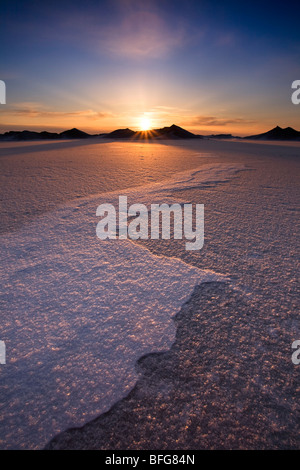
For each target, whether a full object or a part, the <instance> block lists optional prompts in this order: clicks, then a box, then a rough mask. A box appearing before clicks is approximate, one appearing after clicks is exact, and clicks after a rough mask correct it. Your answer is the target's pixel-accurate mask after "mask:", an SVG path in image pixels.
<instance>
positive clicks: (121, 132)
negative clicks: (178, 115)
mask: <svg viewBox="0 0 300 470" xmlns="http://www.w3.org/2000/svg"><path fill="white" fill-rule="evenodd" d="M94 137H98V138H106V139H113V140H114V139H129V140H159V139H204V138H205V139H249V140H296V141H297V140H299V141H300V132H299V131H296V130H295V129H293V128H292V127H286V128H284V129H283V128H281V127H279V126H277V127H274V129H271V130H270V131H268V132H264V133H263V134H257V135H250V136H247V137H234V136H232V135H231V134H213V135H208V136H203V135H198V134H193V133H192V132H189V131H187V130H185V129H183V128H182V127H179V126H176V125H175V124H172V126H169V127H163V128H161V129H152V130H149V131H133V130H131V129H128V128H126V129H116V130H115V131H112V132H109V133H106V134H88V133H87V132H83V131H81V130H79V129H76V128H73V129H69V130H67V131H63V132H60V133H57V132H47V131H42V132H35V131H27V130H24V131H8V132H5V133H4V134H0V140H1V141H23V140H65V139H87V138H94Z"/></svg>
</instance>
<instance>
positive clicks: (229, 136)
mask: <svg viewBox="0 0 300 470" xmlns="http://www.w3.org/2000/svg"><path fill="white" fill-rule="evenodd" d="M205 137H206V138H208V139H241V138H242V137H239V136H236V135H232V134H211V135H207V136H205Z"/></svg>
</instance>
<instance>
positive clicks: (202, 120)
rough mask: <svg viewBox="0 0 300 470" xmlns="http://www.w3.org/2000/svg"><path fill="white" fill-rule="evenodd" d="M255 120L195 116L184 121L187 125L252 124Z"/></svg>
mask: <svg viewBox="0 0 300 470" xmlns="http://www.w3.org/2000/svg"><path fill="white" fill-rule="evenodd" d="M255 122H256V121H254V120H251V119H244V118H241V117H236V118H220V117H217V116H195V117H194V118H192V119H189V120H188V121H186V122H185V124H186V125H189V126H198V125H199V126H212V127H213V126H227V125H232V124H242V125H244V124H254V123H255Z"/></svg>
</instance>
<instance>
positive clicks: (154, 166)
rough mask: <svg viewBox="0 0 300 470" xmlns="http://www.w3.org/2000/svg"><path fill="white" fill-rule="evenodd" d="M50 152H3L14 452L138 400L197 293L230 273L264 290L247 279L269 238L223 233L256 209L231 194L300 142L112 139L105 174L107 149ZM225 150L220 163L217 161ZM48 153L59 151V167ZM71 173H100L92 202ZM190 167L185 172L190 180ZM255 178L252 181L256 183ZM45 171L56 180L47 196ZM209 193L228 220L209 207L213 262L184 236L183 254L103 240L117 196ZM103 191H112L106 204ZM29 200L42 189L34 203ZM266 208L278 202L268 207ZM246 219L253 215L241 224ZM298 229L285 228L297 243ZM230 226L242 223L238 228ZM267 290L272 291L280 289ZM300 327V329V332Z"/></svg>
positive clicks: (7, 368)
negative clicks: (104, 207)
mask: <svg viewBox="0 0 300 470" xmlns="http://www.w3.org/2000/svg"><path fill="white" fill-rule="evenodd" d="M44 145H45V146H44V148H43V149H41V148H38V150H34V149H33V147H34V146H37V144H34V145H31V146H30V145H29V144H28V143H27V144H25V145H24V146H21V145H16V144H14V145H12V146H11V148H12V150H8V147H9V146H7V144H6V147H5V148H4V150H3V149H0V156H1V150H2V156H1V157H0V159H1V161H2V164H3V171H4V177H5V178H6V179H8V180H9V179H10V178H11V181H12V182H13V183H14V184H12V189H11V193H10V194H11V198H9V194H8V195H7V196H6V197H7V200H8V202H7V204H6V201H4V206H5V211H6V212H5V211H4V212H5V213H6V216H5V217H4V222H5V223H4V225H5V229H4V230H3V234H2V235H1V248H0V254H1V265H2V267H3V268H2V271H1V286H2V295H1V329H0V340H3V341H5V343H6V354H7V364H6V365H1V366H0V367H1V369H0V374H1V384H0V389H1V392H0V393H1V415H0V425H1V428H0V442H1V448H3V449H6V448H41V447H43V446H44V445H45V444H46V443H47V442H48V441H49V440H50V439H51V438H52V437H53V436H54V435H55V434H56V433H58V432H61V431H63V430H65V429H66V428H69V427H72V426H80V425H83V424H84V423H86V422H87V421H89V420H91V419H93V418H94V417H96V416H97V415H99V414H100V413H103V412H105V411H107V410H109V408H110V407H111V406H112V405H113V404H114V403H115V402H116V401H117V400H120V399H122V397H124V396H125V395H127V394H128V392H129V391H130V390H131V389H132V387H133V386H134V384H135V382H136V380H137V373H136V370H135V366H136V361H137V360H138V359H139V358H140V357H141V356H143V355H145V354H147V353H151V352H156V351H164V350H167V349H168V348H170V346H171V345H172V343H173V342H174V339H175V325H174V322H173V317H174V316H175V315H176V313H178V312H179V311H180V309H181V307H182V306H183V304H184V303H185V302H186V301H187V300H188V299H189V298H190V296H191V295H192V293H193V291H194V289H195V286H196V285H199V284H200V283H201V282H206V281H224V279H226V278H227V279H229V280H230V281H231V277H232V279H235V281H236V282H237V284H239V288H240V289H242V290H243V291H244V292H245V295H246V296H249V295H250V296H251V295H254V294H253V286H251V288H249V285H248V287H247V286H245V283H247V282H249V283H250V281H249V278H251V276H252V278H253V279H255V278H256V276H255V274H254V273H253V271H251V269H250V270H249V264H250V265H251V266H252V265H253V262H255V260H256V259H257V258H258V259H260V258H261V256H262V252H261V250H260V247H261V245H260V243H257V250H256V251H255V236H259V229H258V230H257V233H256V234H255V233H253V232H251V229H250V230H249V232H248V228H247V229H246V230H247V234H246V238H247V236H248V237H249V244H251V243H250V242H253V239H251V240H250V238H251V237H254V243H252V245H251V247H252V248H251V249H249V250H247V251H245V252H243V249H242V248H241V246H240V241H241V239H240V238H239V237H237V238H236V239H233V238H232V234H231V233H228V232H227V233H226V237H225V238H224V239H223V238H222V237H223V235H224V233H225V232H226V222H224V221H226V218H230V217H233V214H236V212H237V210H239V211H242V212H245V211H246V210H248V213H249V214H250V210H249V207H248V206H247V204H248V200H247V202H246V203H245V202H244V203H243V207H242V208H241V207H238V206H237V205H236V206H234V207H233V206H232V205H231V209H230V208H229V209H228V207H226V208H225V206H226V204H227V205H228V201H229V199H230V198H229V195H230V191H231V189H230V188H231V186H230V185H231V184H233V181H235V180H236V178H237V176H238V175H239V174H241V173H243V172H241V173H239V172H240V170H244V169H249V170H251V171H253V170H254V171H255V169H256V168H257V166H256V165H257V160H260V159H261V154H260V153H259V152H260V151H261V150H263V151H264V157H265V158H267V160H268V159H269V160H268V161H269V162H271V160H270V158H271V157H272V156H274V158H275V160H276V158H277V159H281V156H282V153H283V152H288V151H289V152H290V153H291V158H292V160H293V159H294V157H295V155H297V152H298V153H299V149H297V148H296V147H291V148H290V149H289V147H288V146H286V147H284V148H281V147H278V146H277V147H276V151H275V150H274V149H273V148H272V147H271V146H270V145H269V146H268V147H263V146H262V145H259V146H256V145H252V144H249V145H248V146H247V147H245V150H247V152H248V153H249V155H251V158H250V157H249V156H248V158H245V157H243V158H240V157H239V158H237V157H236V154H240V149H241V148H242V147H241V144H240V143H233V142H232V143H225V142H223V143H222V142H221V143H220V142H216V143H214V142H212V143H210V144H208V143H204V144H203V145H204V149H202V148H201V145H200V144H195V143H192V144H190V145H188V144H184V145H183V144H182V145H180V144H178V146H176V147H172V146H171V145H170V146H169V145H165V146H164V145H163V144H154V145H153V144H136V145H133V144H128V146H127V144H126V143H122V144H120V145H119V146H118V145H117V144H116V143H111V144H105V145H106V147H105V149H104V150H103V148H104V147H101V149H100V150H101V156H102V155H104V156H103V161H102V169H103V171H102V173H101V175H100V174H99V173H97V171H98V170H97V168H98V166H99V165H100V168H101V161H100V163H99V161H97V162H96V160H95V157H96V156H97V152H99V148H98V149H97V145H95V144H92V145H90V146H86V147H85V146H81V145H79V144H78V146H76V145H75V146H73V147H72V146H71V147H70V148H69V147H66V148H63V147H60V148H53V147H52V146H51V145H52V144H49V148H47V144H44ZM103 145H104V144H101V146H103ZM245 145H246V144H245ZM138 146H139V147H138ZM209 146H210V147H209ZM29 147H30V151H28V148H29ZM222 148H224V149H225V150H224V151H223V150H222V151H223V152H224V157H223V158H221V156H220V154H218V152H220V151H221V150H220V149H222ZM16 149H17V151H16ZM209 150H210V152H211V153H209ZM14 152H15V153H14ZM134 153H135V154H134ZM141 153H142V155H141ZM51 155H55V157H54V161H55V165H54V166H53V162H52V161H51ZM86 155H88V156H90V159H88V158H87V160H88V162H87V163H85V160H84V159H83V156H86ZM124 155H125V158H124ZM228 156H229V157H228ZM225 157H226V158H225ZM126 158H127V160H126ZM147 158H148V160H147ZM13 159H15V161H17V162H18V163H19V165H17V168H16V169H13V168H12V166H10V165H11V162H13V161H14V160H13ZM145 160H146V162H145ZM91 161H92V162H93V164H92V165H91ZM280 161H281V160H280ZM33 162H35V163H33ZM68 165H70V167H71V169H70V170H69V171H70V174H71V175H72V174H73V175H74V174H75V180H76V181H77V182H79V181H80V184H81V189H82V188H84V178H82V175H79V172H80V168H81V167H82V173H85V172H87V173H89V174H87V175H86V186H87V187H88V188H89V190H88V191H87V193H84V192H83V193H82V191H81V192H80V193H79V194H77V195H75V194H74V192H72V187H74V182H73V185H72V180H71V178H70V176H68ZM127 166H128V167H127ZM54 167H55V168H54ZM62 168H64V172H65V173H64V174H63V175H62V174H61V172H62ZM87 168H88V169H87ZM120 168H121V170H122V171H120ZM184 168H187V169H186V170H184V171H183V169H184ZM93 169H94V170H95V172H96V173H97V178H98V181H97V178H95V176H94V174H93ZM96 170H97V171H96ZM251 171H249V172H245V173H247V176H246V177H244V178H248V181H249V180H250V175H251V174H252V173H251ZM135 172H136V173H137V174H138V176H139V177H138V178H137V179H136V174H135ZM22 173H23V177H22ZM24 173H25V175H24ZM122 173H123V175H122ZM2 176H3V173H2ZM47 176H48V177H49V179H50V180H51V182H52V183H53V184H52V183H51V184H52V186H51V185H50V187H48V188H47V184H46V185H45V180H47ZM64 178H65V183H66V184H65V188H66V187H67V191H66V192H65V193H63V189H64V188H63V186H64V184H63V183H64ZM76 178H77V179H76ZM93 178H94V179H93ZM118 178H119V179H118ZM122 178H123V179H122ZM39 181H43V184H42V187H43V189H44V193H45V192H46V194H47V197H44V196H43V191H42V190H41V187H40V186H39V184H38V182H39ZM99 181H100V182H101V184H100V183H99ZM277 183H278V181H277ZM99 184H100V185H99ZM274 184H275V181H274ZM286 184H288V182H287V181H286ZM55 185H56V186H55ZM280 185H281V186H280V190H281V191H284V187H282V186H283V185H282V182H280ZM30 186H31V187H30ZM131 186H132V187H131ZM6 187H7V184H6ZM32 187H33V188H34V189H35V192H34V191H32ZM219 187H220V188H222V191H221V192H219V189H218V188H219ZM45 188H46V189H45ZM53 188H57V193H59V192H61V193H60V195H59V198H58V199H55V194H54V195H53V194H52V192H53ZM70 188H71V189H70ZM97 188H99V191H96V189H97ZM125 188H127V189H125ZM128 188H130V189H128ZM114 189H115V191H114ZM278 189H279V187H278ZM19 190H20V191H19ZM76 190H77V191H78V186H77V188H76ZM208 190H209V191H210V194H211V196H214V195H218V204H219V205H218V206H217V209H216V208H215V209H216V210H215V211H214V213H215V214H216V213H217V211H219V212H218V221H216V220H215V221H214V223H212V219H211V217H212V214H211V213H212V210H210V208H208V211H209V212H208V214H207V217H208V221H209V224H208V227H207V235H208V238H207V240H208V247H207V246H205V249H204V258H200V256H202V253H201V255H200V253H192V254H191V253H186V252H184V248H183V247H184V241H183V242H182V244H181V245H180V246H179V248H176V250H175V249H174V250H173V251H172V249H171V248H170V246H171V241H170V242H168V247H167V250H165V249H164V248H163V247H162V246H161V245H160V244H159V243H158V244H156V245H155V242H154V241H152V242H151V241H149V244H147V243H143V244H141V243H134V242H132V241H131V240H109V241H101V240H99V238H97V237H96V224H97V222H98V219H97V217H96V208H97V206H98V205H99V204H101V203H113V204H115V206H117V199H118V196H119V195H127V196H128V202H129V204H132V203H139V202H140V203H144V204H150V203H152V202H159V203H163V202H166V203H171V202H180V201H184V202H195V203H196V202H198V203H202V202H204V199H202V194H204V192H205V191H208ZM47 191H49V196H48V193H47ZM226 191H227V193H226ZM239 191H240V190H239ZM270 191H271V193H272V188H270ZM95 192H99V193H101V194H98V195H96V196H95V194H94V193H95ZM19 193H21V194H19ZM89 193H90V195H88V194H89ZM22 194H23V197H24V198H25V199H26V201H25V202H23V201H22ZM30 194H35V197H34V198H33V197H32V198H31V200H30V197H29V195H30ZM92 194H93V195H92ZM195 194H197V197H196V199H194V197H195ZM239 194H242V193H241V191H240V192H239ZM272 194H274V192H273V193H272ZM289 194H290V193H289ZM37 195H38V196H37ZM75 196H77V198H76V199H74V197H75ZM39 197H40V200H41V205H42V208H44V210H47V212H46V213H45V214H44V215H40V212H39V211H38V208H39V204H38V203H39ZM12 201H13V206H12V205H11V204H12ZM49 201H50V204H48V203H49ZM59 201H61V202H64V203H63V204H59ZM254 201H255V197H254V198H253V203H254ZM264 201H265V202H266V204H269V202H268V201H269V200H268V198H265V199H264ZM237 202H238V199H237ZM231 204H232V202H231ZM249 204H251V201H249ZM25 206H26V207H29V206H30V207H31V209H32V206H33V207H34V208H35V211H33V212H30V211H31V209H30V210H29V214H28V217H27V218H26V217H25V218H24V217H23V214H24V207H25ZM11 207H14V211H13V216H12V215H11V214H12V212H11V211H10V210H9V208H11ZM51 208H52V210H50V209H51ZM289 209H293V207H291V206H290V207H287V210H289ZM255 210H256V211H258V212H259V211H260V210H261V209H260V208H259V207H258V208H256V209H255V208H254V211H255ZM8 212H9V214H8ZM267 213H268V217H269V219H268V220H269V221H270V225H269V226H270V227H273V225H272V224H273V217H274V215H273V213H270V212H267ZM281 213H282V214H283V212H282V211H281ZM270 214H271V215H270ZM293 215H294V213H293V212H291V216H292V217H293ZM261 216H263V215H262V214H261ZM264 216H265V215H264ZM9 217H10V221H9ZM240 218H241V220H242V219H243V217H242V215H240ZM12 220H13V221H15V220H18V227H16V226H15V225H14V224H12V226H11V227H10V224H11V222H12ZM274 220H275V219H274ZM291 220H292V219H291ZM291 220H290V219H287V218H286V219H285V223H286V224H287V227H286V231H287V237H289V235H290V229H291ZM293 220H294V219H293ZM231 222H232V223H233V224H236V223H237V220H236V219H234V221H231ZM243 223H245V221H243ZM235 227H237V226H236V225H235ZM227 228H228V227H227ZM10 229H11V230H12V231H9V230H10ZM224 230H225V232H224ZM276 230H277V229H276V227H275V231H276ZM237 233H238V234H239V229H238V228H237ZM244 233H245V229H244ZM264 233H265V235H266V237H268V236H270V234H266V231H264ZM205 234H206V229H205ZM224 241H225V242H226V243H224ZM178 243H179V242H176V247H177V246H178ZM222 244H223V245H222ZM273 244H274V240H271V245H272V246H273ZM275 245H276V243H275ZM174 246H175V244H174ZM275 248H276V246H275ZM221 250H223V252H222V251H221ZM224 253H225V254H224ZM226 256H229V257H231V262H232V263H233V261H234V257H235V256H237V257H238V258H240V259H242V257H244V258H245V260H246V261H245V260H244V261H243V262H242V263H241V262H240V263H241V264H240V268H241V266H242V265H243V263H246V264H247V270H245V272H246V271H247V274H244V272H243V266H242V268H241V275H240V279H237V278H238V277H239V269H235V267H236V266H238V262H237V263H236V265H235V266H232V267H231V268H230V269H228V268H229V262H227V261H226ZM288 256H289V257H291V256H293V254H292V253H290V254H289V255H287V261H286V266H287V267H288V268H290V263H289V260H288ZM200 259H201V261H200ZM212 259H214V262H212ZM253 260H254V261H253ZM259 278H260V277H259V275H258V276H257V279H259ZM270 279H271V278H270V276H268V275H266V278H265V280H264V281H265V282H266V287H267V289H269V290H270V286H271V285H272V282H273V281H272V279H271V282H269V281H270ZM260 288H261V286H260ZM247 289H249V290H247ZM261 290H263V289H262V288H261ZM269 294H270V295H271V296H272V292H269ZM255 295H259V294H257V293H255ZM272 321H273V320H272ZM293 331H294V332H295V334H296V332H297V327H296V328H294V330H293ZM240 333H241V334H242V333H243V332H242V331H241V332H240ZM294 339H298V338H294Z"/></svg>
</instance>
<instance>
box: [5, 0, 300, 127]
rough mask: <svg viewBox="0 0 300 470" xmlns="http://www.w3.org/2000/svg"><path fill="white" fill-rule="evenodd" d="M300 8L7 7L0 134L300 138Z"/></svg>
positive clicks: (129, 0)
mask: <svg viewBox="0 0 300 470" xmlns="http://www.w3.org/2000/svg"><path fill="white" fill-rule="evenodd" d="M299 18H300V3H298V5H297V4H296V3H295V2H289V1H286V2H270V1H268V2H266V1H260V2H258V1H252V2H249V3H245V2H234V1H223V2H221V1H220V2H218V1H214V2H208V1H201V0H198V1H189V0H186V1H184V2H182V1H180V2H179V1H176V0H175V1H168V0H161V1H160V2H156V1H147V0H143V1H136V0H109V1H85V2H77V1H72V2H69V1H63V0H62V1H59V2H57V1H53V2H50V3H48V4H47V5H45V4H44V3H43V2H41V1H38V2H37V1H25V2H20V1H18V2H16V1H14V0H10V1H7V0H4V1H2V2H1V17H0V38H1V43H0V44H1V46H0V47H1V62H0V79H2V80H4V81H5V82H6V87H7V104H6V105H2V106H1V108H0V113H1V115H0V130H2V131H3V130H7V129H13V128H14V129H20V128H22V129H23V128H25V127H26V128H32V129H40V130H43V129H56V130H63V129H67V128H70V127H78V128H81V129H83V130H87V131H93V132H101V131H106V130H112V129H115V128H119V127H131V128H133V129H138V128H139V124H140V122H141V119H142V118H144V117H147V118H148V119H149V120H150V122H151V125H152V126H153V127H160V126H162V125H170V124H172V123H175V124H178V125H181V126H183V127H185V128H187V129H189V130H191V131H193V132H199V133H201V132H203V133H206V134H207V133H215V132H222V133H223V132H226V133H234V134H237V135H247V134H251V133H256V132H261V131H262V132H263V131H265V130H268V129H269V128H271V127H274V126H275V125H277V124H278V125H280V126H282V127H286V126H292V127H295V128H296V129H298V130H300V105H299V106H296V105H293V104H292V102H291V94H292V90H291V84H292V82H293V81H294V80H296V79H300V27H299V26H300V25H299V21H300V20H299Z"/></svg>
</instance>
